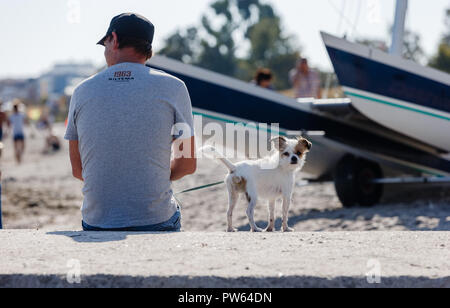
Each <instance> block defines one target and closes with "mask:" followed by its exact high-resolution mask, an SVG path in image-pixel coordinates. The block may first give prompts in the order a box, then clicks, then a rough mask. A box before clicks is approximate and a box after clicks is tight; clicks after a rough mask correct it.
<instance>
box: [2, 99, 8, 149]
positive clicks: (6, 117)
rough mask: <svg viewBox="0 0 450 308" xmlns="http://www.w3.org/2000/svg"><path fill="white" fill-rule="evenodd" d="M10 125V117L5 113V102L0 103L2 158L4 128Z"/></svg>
mask: <svg viewBox="0 0 450 308" xmlns="http://www.w3.org/2000/svg"><path fill="white" fill-rule="evenodd" d="M7 123H8V116H7V115H6V112H4V111H3V102H2V101H0V158H1V157H2V154H3V126H4V125H5V124H7Z"/></svg>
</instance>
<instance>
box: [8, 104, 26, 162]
mask: <svg viewBox="0 0 450 308" xmlns="http://www.w3.org/2000/svg"><path fill="white" fill-rule="evenodd" d="M20 104H21V103H20V102H19V101H15V102H14V105H13V113H12V114H11V115H10V116H9V119H8V126H9V127H10V128H12V136H13V140H14V153H15V157H16V161H17V163H18V164H20V163H21V162H22V156H23V153H24V151H25V133H24V126H25V123H26V117H25V115H24V114H23V113H22V112H20V110H19V106H20Z"/></svg>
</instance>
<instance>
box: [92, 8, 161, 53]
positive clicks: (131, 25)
mask: <svg viewBox="0 0 450 308" xmlns="http://www.w3.org/2000/svg"><path fill="white" fill-rule="evenodd" d="M113 32H116V33H117V35H118V36H124V37H132V38H137V39H142V40H145V41H147V42H149V43H150V44H152V43H153V37H154V35H155V26H154V25H153V24H152V23H151V22H150V20H148V19H147V18H145V17H144V16H142V15H139V14H135V13H123V14H120V15H117V16H116V17H114V18H113V19H112V20H111V23H110V25H109V29H108V32H106V35H105V36H104V37H103V38H102V39H101V40H100V41H99V42H98V43H97V44H98V45H103V46H104V45H105V40H106V39H107V38H108V36H110V35H111V34H112V33H113Z"/></svg>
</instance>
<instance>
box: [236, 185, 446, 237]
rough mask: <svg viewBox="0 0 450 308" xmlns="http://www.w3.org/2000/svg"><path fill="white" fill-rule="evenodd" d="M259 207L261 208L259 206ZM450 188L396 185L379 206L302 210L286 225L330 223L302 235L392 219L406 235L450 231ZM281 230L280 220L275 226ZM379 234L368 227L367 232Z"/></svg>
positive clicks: (260, 223) (245, 227)
mask: <svg viewBox="0 0 450 308" xmlns="http://www.w3.org/2000/svg"><path fill="white" fill-rule="evenodd" d="M259 206H261V207H262V206H263V205H262V204H260V205H259ZM449 217H450V186H446V187H442V186H440V187H439V186H423V185H397V186H390V187H386V189H385V196H384V198H383V200H382V201H381V203H380V204H379V205H376V206H373V207H353V208H344V207H342V208H333V209H314V208H313V209H304V210H302V211H301V214H300V215H297V216H290V217H289V225H290V226H295V225H296V224H298V223H301V222H305V221H308V220H317V219H328V220H331V222H330V223H329V224H326V225H325V226H324V227H323V229H316V230H305V231H331V230H333V231H336V230H338V231H349V230H348V229H347V226H346V222H348V221H352V222H355V221H365V222H370V221H373V220H374V218H395V219H396V220H397V223H396V226H400V227H402V228H404V229H406V230H409V231H450V219H449ZM423 219H425V220H434V221H435V223H434V224H433V225H432V226H430V225H423V224H421V221H422V220H423ZM256 224H257V225H258V226H259V227H260V228H266V227H267V221H265V220H261V221H257V222H256ZM275 227H276V229H277V230H280V229H281V219H280V218H278V219H277V220H276V222H275ZM238 230H239V231H249V230H250V226H249V225H248V224H245V225H242V226H240V227H238ZM372 230H379V229H377V227H375V226H370V224H369V223H368V226H367V229H366V231H372ZM359 231H362V230H359Z"/></svg>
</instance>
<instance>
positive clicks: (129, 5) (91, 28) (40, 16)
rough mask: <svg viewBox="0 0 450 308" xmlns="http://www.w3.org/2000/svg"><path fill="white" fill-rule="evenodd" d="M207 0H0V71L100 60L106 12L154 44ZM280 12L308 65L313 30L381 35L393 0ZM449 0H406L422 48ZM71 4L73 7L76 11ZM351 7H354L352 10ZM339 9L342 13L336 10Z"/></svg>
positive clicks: (320, 52)
mask: <svg viewBox="0 0 450 308" xmlns="http://www.w3.org/2000/svg"><path fill="white" fill-rule="evenodd" d="M210 2H211V1H209V0H127V1H123V0H14V1H0V28H1V29H3V31H2V40H1V43H0V44H1V45H0V78H5V77H35V76H38V75H39V74H40V73H42V72H45V71H46V70H47V69H49V68H50V67H51V66H52V64H54V63H55V62H65V61H92V62H93V63H94V64H96V65H101V64H103V63H104V60H103V48H102V47H100V46H96V45H95V43H96V42H97V41H98V40H99V38H101V37H102V36H103V35H104V33H105V32H106V29H107V27H108V24H109V21H110V20H111V18H112V17H113V16H115V15H117V14H119V13H122V12H138V13H141V14H143V15H145V16H146V17H148V18H149V19H150V20H151V21H152V22H153V23H154V24H155V25H156V27H157V33H156V37H155V44H154V45H155V49H158V48H159V46H161V42H162V40H163V39H164V37H166V36H167V35H168V34H170V33H171V32H173V31H174V30H175V29H177V28H184V27H185V26H187V25H195V24H198V22H199V20H200V16H201V15H202V14H203V13H204V12H205V11H206V10H207V7H208V4H209V3H210ZM267 2H270V3H272V4H273V5H274V7H275V8H276V10H277V12H278V14H279V15H281V16H282V18H283V25H284V27H285V30H286V32H287V33H289V34H292V35H294V36H296V37H297V38H298V42H299V43H300V45H301V46H302V47H303V52H304V54H305V55H306V56H307V57H309V58H310V60H311V62H312V64H313V65H314V66H318V67H320V68H322V69H329V68H330V67H331V66H330V62H329V59H328V56H327V54H326V51H325V49H324V47H323V44H322V42H321V39H320V36H319V31H326V32H329V33H331V34H337V35H343V34H344V33H347V35H348V36H350V38H354V37H361V36H364V37H375V38H386V37H387V29H388V27H389V25H390V24H392V22H393V16H394V7H395V1H394V0H276V1H275V0H267ZM447 7H450V0H432V1H426V0H410V4H409V14H408V19H407V26H408V27H409V28H410V29H412V30H414V31H416V32H418V33H419V34H420V35H421V38H422V45H423V47H424V49H425V51H426V53H427V54H428V55H431V54H433V53H434V51H435V50H436V46H437V44H438V41H439V39H440V37H441V35H442V33H443V31H444V29H445V28H444V19H443V18H444V9H445V8H447ZM78 12H79V14H78ZM358 12H359V14H358ZM341 16H344V17H341Z"/></svg>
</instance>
